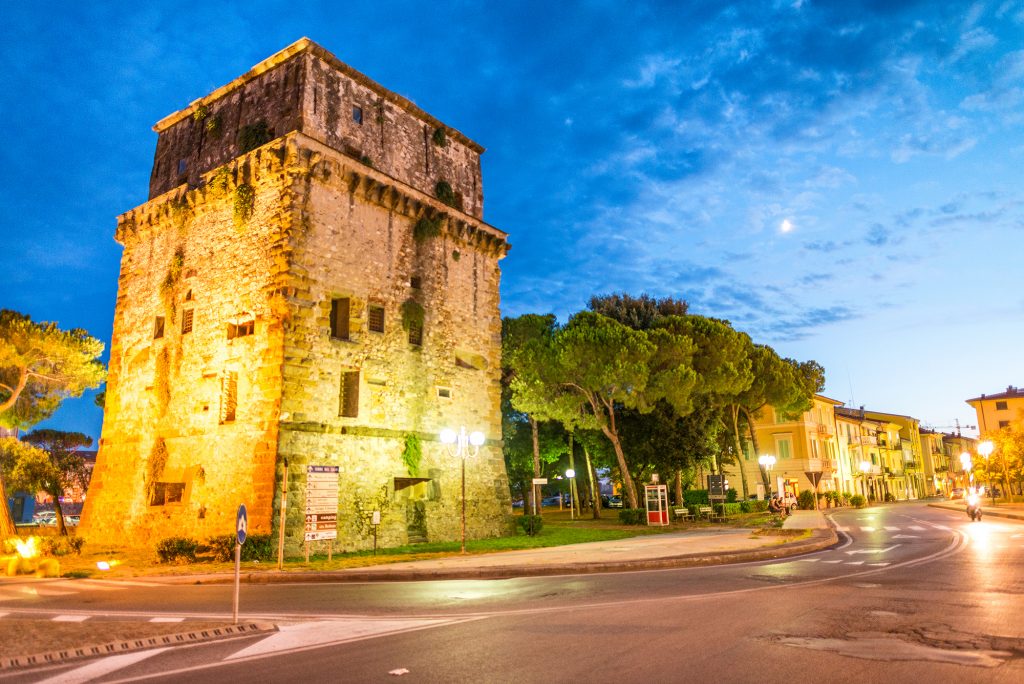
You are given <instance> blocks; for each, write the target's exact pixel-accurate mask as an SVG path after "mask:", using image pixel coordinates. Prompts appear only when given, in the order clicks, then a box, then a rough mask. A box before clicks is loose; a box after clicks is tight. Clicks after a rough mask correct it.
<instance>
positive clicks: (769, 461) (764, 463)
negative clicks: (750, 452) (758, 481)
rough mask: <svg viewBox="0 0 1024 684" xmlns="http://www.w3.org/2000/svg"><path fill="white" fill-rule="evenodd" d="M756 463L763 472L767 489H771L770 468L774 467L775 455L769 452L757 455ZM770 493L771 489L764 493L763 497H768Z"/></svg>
mask: <svg viewBox="0 0 1024 684" xmlns="http://www.w3.org/2000/svg"><path fill="white" fill-rule="evenodd" d="M757 464H758V465H759V466H761V470H763V471H764V472H765V475H766V478H765V479H766V480H768V489H769V490H771V479H772V468H774V467H775V457H774V456H772V455H771V454H762V455H761V456H758V457H757ZM771 494H772V493H771V491H769V492H768V493H767V494H765V497H766V498H767V497H770V496H771Z"/></svg>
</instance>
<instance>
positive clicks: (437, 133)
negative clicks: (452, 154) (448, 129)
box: [430, 128, 448, 147]
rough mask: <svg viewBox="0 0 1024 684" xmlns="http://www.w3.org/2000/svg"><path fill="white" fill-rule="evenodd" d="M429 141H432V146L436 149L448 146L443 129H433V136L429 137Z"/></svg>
mask: <svg viewBox="0 0 1024 684" xmlns="http://www.w3.org/2000/svg"><path fill="white" fill-rule="evenodd" d="M430 139H431V140H433V141H434V144H435V145H437V146H438V147H445V146H447V145H448V136H447V135H445V132H444V129H443V128H435V129H434V134H433V135H432V136H430Z"/></svg>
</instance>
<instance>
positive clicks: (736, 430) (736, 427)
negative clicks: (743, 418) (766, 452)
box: [729, 404, 756, 501]
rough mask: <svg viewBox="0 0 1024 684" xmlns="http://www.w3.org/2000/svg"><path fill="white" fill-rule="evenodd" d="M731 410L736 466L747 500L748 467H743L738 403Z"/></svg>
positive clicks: (744, 497) (744, 498)
mask: <svg viewBox="0 0 1024 684" xmlns="http://www.w3.org/2000/svg"><path fill="white" fill-rule="evenodd" d="M729 410H730V413H731V414H732V440H733V446H734V448H735V449H736V466H737V467H738V468H739V469H740V484H741V485H742V486H743V500H744V501H746V499H747V496H748V493H747V469H746V468H744V467H743V460H744V459H743V445H742V444H740V410H739V407H738V406H736V404H733V405H732V406H730V407H729ZM755 453H756V452H755Z"/></svg>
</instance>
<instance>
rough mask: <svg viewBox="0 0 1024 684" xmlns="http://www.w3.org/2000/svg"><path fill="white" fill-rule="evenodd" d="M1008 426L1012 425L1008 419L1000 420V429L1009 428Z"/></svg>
mask: <svg viewBox="0 0 1024 684" xmlns="http://www.w3.org/2000/svg"><path fill="white" fill-rule="evenodd" d="M1007 427H1010V421H1008V420H1001V421H999V429H1000V430H1002V429H1003V428H1007Z"/></svg>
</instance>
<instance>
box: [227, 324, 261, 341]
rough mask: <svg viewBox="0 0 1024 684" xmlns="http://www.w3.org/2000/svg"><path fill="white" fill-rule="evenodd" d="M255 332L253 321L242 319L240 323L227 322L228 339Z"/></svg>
mask: <svg viewBox="0 0 1024 684" xmlns="http://www.w3.org/2000/svg"><path fill="white" fill-rule="evenodd" d="M254 332H256V322H255V321H251V320H250V321H243V322H241V323H228V339H229V340H233V339H235V338H236V337H245V336H247V335H252V334H253V333H254Z"/></svg>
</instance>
